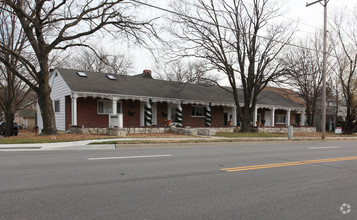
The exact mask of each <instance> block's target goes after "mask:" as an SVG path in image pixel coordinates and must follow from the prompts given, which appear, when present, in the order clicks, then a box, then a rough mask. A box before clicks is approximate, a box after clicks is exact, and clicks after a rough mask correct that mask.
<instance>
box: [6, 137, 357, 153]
mask: <svg viewBox="0 0 357 220" xmlns="http://www.w3.org/2000/svg"><path fill="white" fill-rule="evenodd" d="M230 139H231V140H242V141H244V140H246V141H248V142H250V141H262V140H267V141H275V140H276V141H279V140H288V138H287V137H241V138H225V137H206V136H205V137H202V138H201V137H198V138H113V139H94V140H83V141H73V142H58V143H33V144H0V151H26V150H29V151H30V150H94V149H115V145H114V144H101V145H88V144H90V143H95V142H104V141H105V142H106V141H118V142H120V141H165V140H169V141H175V140H182V141H185V140H192V141H197V140H202V141H203V143H207V141H208V142H209V140H212V141H215V142H219V140H222V142H226V140H230ZM293 140H321V138H320V137H294V138H293ZM326 140H357V137H326ZM152 144H154V143H151V144H150V145H152ZM161 144H165V143H161ZM173 144H174V143H173Z"/></svg>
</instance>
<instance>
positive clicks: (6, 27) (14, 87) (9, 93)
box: [0, 8, 29, 137]
mask: <svg viewBox="0 0 357 220" xmlns="http://www.w3.org/2000/svg"><path fill="white" fill-rule="evenodd" d="M16 21H17V19H16V17H15V16H14V15H12V14H9V13H6V12H5V11H4V10H3V8H0V23H1V24H2V25H1V29H0V44H1V45H6V47H7V48H11V49H12V50H13V51H15V52H16V53H18V54H21V53H22V52H23V51H24V50H25V49H26V44H25V41H26V38H25V35H24V33H23V32H22V30H18V29H17V25H16ZM0 56H1V59H4V60H6V62H7V63H9V64H10V65H11V67H12V68H14V69H17V70H18V71H25V70H24V69H23V68H22V65H21V62H19V60H18V59H17V58H16V57H15V56H13V55H11V54H1V53H0ZM23 75H24V76H25V74H23ZM28 93H29V87H28V86H27V85H26V84H25V83H23V82H22V81H21V80H20V79H19V78H18V77H16V76H15V75H14V74H13V73H12V72H11V71H10V69H9V68H8V67H7V66H5V65H3V64H2V63H0V110H1V111H2V112H3V113H4V115H5V121H6V124H5V132H4V136H5V137H7V136H11V135H12V133H13V122H14V119H15V112H16V111H17V110H18V109H19V107H20V105H21V103H22V101H23V100H24V98H25V97H26V95H27V94H28Z"/></svg>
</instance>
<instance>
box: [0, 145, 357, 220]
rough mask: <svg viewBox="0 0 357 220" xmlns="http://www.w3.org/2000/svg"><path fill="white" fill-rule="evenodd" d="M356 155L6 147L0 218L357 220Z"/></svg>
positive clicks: (325, 150) (298, 148)
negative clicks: (24, 149)
mask: <svg viewBox="0 0 357 220" xmlns="http://www.w3.org/2000/svg"><path fill="white" fill-rule="evenodd" d="M356 156H357V144H356V143H355V142H351V141H350V142H348V141H341V142H326V143H324V142H317V141H316V142H280V143H250V144H244V143H238V144H231V145H229V144H225V145H221V146H214V145H212V146H193V147H182V146H178V147H168V148H163V147H160V148H135V149H119V150H86V151H30V152H0V219H6V220H9V219H357V158H354V157H356ZM330 158H340V159H337V161H336V160H335V161H332V160H321V159H330ZM309 160H319V161H320V162H318V161H313V162H311V161H310V162H309V163H308V162H306V161H309ZM296 161H305V162H297V163H292V162H296ZM263 164H272V165H265V166H257V165H263ZM247 166H250V167H247ZM233 167H244V169H243V170H241V171H235V172H227V171H226V170H224V169H226V168H233ZM239 169H242V168H238V169H236V170H239ZM233 171H234V169H233ZM345 203H346V205H344V206H343V207H342V208H343V209H342V211H344V212H345V213H347V214H343V213H342V212H341V209H340V207H341V206H342V205H343V204H345Z"/></svg>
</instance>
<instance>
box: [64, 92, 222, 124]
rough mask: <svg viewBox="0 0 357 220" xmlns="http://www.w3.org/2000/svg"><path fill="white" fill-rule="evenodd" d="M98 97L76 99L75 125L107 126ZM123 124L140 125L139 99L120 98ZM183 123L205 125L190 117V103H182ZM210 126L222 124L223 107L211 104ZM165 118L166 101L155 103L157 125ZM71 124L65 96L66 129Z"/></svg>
mask: <svg viewBox="0 0 357 220" xmlns="http://www.w3.org/2000/svg"><path fill="white" fill-rule="evenodd" d="M98 100H100V99H99V98H92V97H87V98H78V99H77V125H78V126H85V127H100V128H103V127H108V126H109V120H108V115H101V114H98V113H97V101H98ZM121 102H122V110H123V126H124V128H133V127H140V101H132V100H122V101H121ZM182 109H183V125H184V126H190V127H205V117H192V115H191V114H192V105H182ZM211 110H212V126H213V127H223V126H224V108H223V107H222V106H219V107H217V106H213V107H211ZM166 119H167V103H166V102H163V103H161V102H158V103H157V127H165V126H166V124H165V120H166ZM71 124H72V116H71V98H70V96H66V129H67V130H68V129H69V128H70V125H71Z"/></svg>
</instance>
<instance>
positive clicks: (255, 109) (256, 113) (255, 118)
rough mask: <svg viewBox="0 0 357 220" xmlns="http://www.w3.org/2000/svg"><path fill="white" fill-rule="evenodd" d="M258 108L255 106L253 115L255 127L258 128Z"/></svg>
mask: <svg viewBox="0 0 357 220" xmlns="http://www.w3.org/2000/svg"><path fill="white" fill-rule="evenodd" d="M257 118H258V108H257V107H256V106H255V108H254V113H253V126H257Z"/></svg>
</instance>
